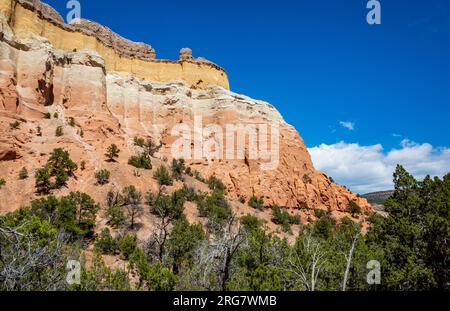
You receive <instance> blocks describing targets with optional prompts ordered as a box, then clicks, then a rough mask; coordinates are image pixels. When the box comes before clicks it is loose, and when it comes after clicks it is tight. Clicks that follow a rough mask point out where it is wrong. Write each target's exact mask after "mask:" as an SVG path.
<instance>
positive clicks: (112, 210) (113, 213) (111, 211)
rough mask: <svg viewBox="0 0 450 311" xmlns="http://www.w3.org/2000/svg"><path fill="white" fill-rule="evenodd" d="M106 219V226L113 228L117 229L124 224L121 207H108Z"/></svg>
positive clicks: (123, 213) (123, 214)
mask: <svg viewBox="0 0 450 311" xmlns="http://www.w3.org/2000/svg"><path fill="white" fill-rule="evenodd" d="M106 217H107V219H108V224H110V225H111V226H114V227H119V226H122V225H124V224H125V222H126V220H127V217H126V216H125V212H124V211H123V208H122V206H118V205H113V206H111V207H109V208H108V209H107V211H106Z"/></svg>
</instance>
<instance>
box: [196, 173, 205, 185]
mask: <svg viewBox="0 0 450 311" xmlns="http://www.w3.org/2000/svg"><path fill="white" fill-rule="evenodd" d="M193 175H194V178H195V179H196V180H198V181H199V182H201V183H204V184H206V180H205V178H203V176H202V174H201V173H200V172H199V171H194V172H193Z"/></svg>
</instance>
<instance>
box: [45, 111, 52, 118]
mask: <svg viewBox="0 0 450 311" xmlns="http://www.w3.org/2000/svg"><path fill="white" fill-rule="evenodd" d="M51 118H52V114H51V113H50V112H46V113H44V119H51Z"/></svg>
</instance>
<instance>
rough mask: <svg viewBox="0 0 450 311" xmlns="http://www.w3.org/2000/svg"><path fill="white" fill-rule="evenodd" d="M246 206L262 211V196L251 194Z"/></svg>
mask: <svg viewBox="0 0 450 311" xmlns="http://www.w3.org/2000/svg"><path fill="white" fill-rule="evenodd" d="M248 206H250V207H252V208H254V209H256V210H259V211H262V210H263V208H264V200H263V199H262V198H259V199H258V198H257V197H256V196H252V197H251V198H250V200H249V201H248Z"/></svg>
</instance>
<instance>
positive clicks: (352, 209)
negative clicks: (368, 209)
mask: <svg viewBox="0 0 450 311" xmlns="http://www.w3.org/2000/svg"><path fill="white" fill-rule="evenodd" d="M347 212H348V213H350V214H352V215H353V216H355V215H358V214H361V212H362V209H361V207H360V206H359V205H358V203H356V202H355V201H350V202H348V207H347Z"/></svg>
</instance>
